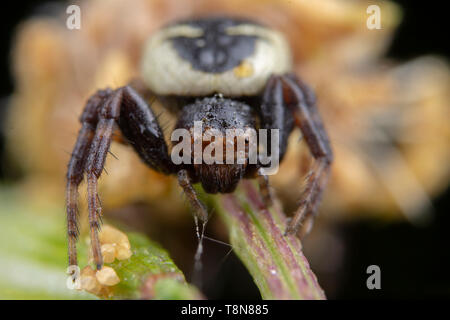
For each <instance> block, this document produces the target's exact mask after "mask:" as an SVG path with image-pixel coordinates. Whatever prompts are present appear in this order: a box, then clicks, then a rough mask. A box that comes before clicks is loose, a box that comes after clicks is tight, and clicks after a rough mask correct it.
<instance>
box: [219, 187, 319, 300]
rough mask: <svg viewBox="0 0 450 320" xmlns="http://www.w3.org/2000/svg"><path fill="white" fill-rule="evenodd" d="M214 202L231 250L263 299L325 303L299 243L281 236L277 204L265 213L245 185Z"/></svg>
mask: <svg viewBox="0 0 450 320" xmlns="http://www.w3.org/2000/svg"><path fill="white" fill-rule="evenodd" d="M216 199H217V201H216V206H217V210H218V212H219V213H220V215H221V217H222V218H223V220H224V221H225V222H226V225H227V226H228V229H229V236H230V242H231V244H232V246H233V249H234V251H235V253H236V254H237V255H238V256H239V258H240V259H241V260H242V262H243V263H244V264H245V266H246V267H247V269H248V270H249V272H250V274H251V275H252V277H253V279H254V281H255V283H256V285H257V286H258V288H259V290H260V292H261V295H262V297H263V299H325V294H324V292H323V290H322V289H321V287H320V285H319V283H318V281H317V278H316V276H315V275H314V273H313V272H312V271H311V269H310V267H309V263H308V261H307V260H306V258H305V256H304V255H303V252H302V245H301V242H300V240H299V239H298V238H297V237H295V236H293V235H289V236H285V235H284V230H285V228H286V220H287V219H286V216H285V215H284V214H283V213H282V211H281V210H280V208H279V207H280V206H279V205H278V204H276V205H275V206H274V208H271V209H269V210H268V209H266V208H265V206H264V204H263V202H262V200H261V198H260V196H259V193H258V192H257V190H256V189H255V186H254V185H253V184H252V183H251V182H248V181H244V182H243V183H242V184H241V186H240V187H239V190H237V192H235V193H234V194H229V195H224V196H219V197H217V198H216Z"/></svg>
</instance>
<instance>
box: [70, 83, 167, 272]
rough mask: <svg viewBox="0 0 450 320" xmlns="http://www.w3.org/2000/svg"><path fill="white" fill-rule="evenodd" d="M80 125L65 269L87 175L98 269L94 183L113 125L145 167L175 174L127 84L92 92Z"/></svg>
mask: <svg viewBox="0 0 450 320" xmlns="http://www.w3.org/2000/svg"><path fill="white" fill-rule="evenodd" d="M80 121H81V123H82V128H81V130H80V132H79V134H78V138H77V142H76V144H75V147H74V151H73V153H72V156H71V159H70V162H69V166H68V172H67V190H66V192H67V203H66V204H67V227H68V229H67V230H68V238H69V239H68V246H69V266H73V265H77V252H76V240H77V236H78V224H77V211H78V209H77V206H78V186H79V184H80V183H81V181H82V180H83V177H84V174H86V178H87V189H88V208H89V227H90V236H91V246H92V253H93V257H94V260H95V263H96V265H97V269H100V268H101V267H102V265H103V261H102V260H103V259H102V254H101V248H100V242H99V239H98V229H99V227H100V219H101V206H100V201H99V197H98V193H97V181H98V179H99V177H100V175H101V173H102V171H103V167H104V163H105V159H106V155H107V154H108V151H109V147H110V144H111V140H112V136H113V131H114V127H115V124H118V125H119V128H120V130H121V131H122V133H123V135H124V136H125V138H126V139H127V140H128V142H129V143H130V144H131V145H132V146H133V147H134V149H135V150H136V151H137V153H138V154H139V156H140V157H141V159H142V160H143V161H144V162H145V163H146V164H147V165H149V166H150V167H152V168H153V169H155V170H157V171H160V172H162V173H166V174H170V173H174V171H175V168H174V166H173V163H172V161H170V157H169V154H168V151H167V145H166V143H165V141H164V136H163V133H162V130H161V128H160V126H159V124H158V122H157V119H156V117H155V115H154V114H153V112H152V110H151V109H150V108H149V106H148V105H147V104H146V103H145V102H144V100H143V99H142V98H141V97H140V96H139V95H138V93H137V92H136V91H135V90H134V89H133V88H131V87H130V86H125V87H122V88H119V89H116V90H109V89H108V90H100V91H98V92H97V93H95V94H94V95H93V96H92V97H91V98H90V99H89V100H88V102H87V104H86V107H85V109H84V111H83V114H82V116H81V118H80Z"/></svg>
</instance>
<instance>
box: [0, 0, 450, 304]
mask: <svg viewBox="0 0 450 320" xmlns="http://www.w3.org/2000/svg"><path fill="white" fill-rule="evenodd" d="M373 2H374V3H376V1H373ZM395 2H397V3H399V4H400V5H401V6H402V7H403V11H404V21H403V22H402V24H401V25H400V28H399V29H398V31H397V33H396V36H395V39H394V41H393V45H392V47H391V49H390V51H389V54H388V55H389V56H390V57H392V58H395V59H397V60H399V61H404V60H408V59H411V58H414V57H417V56H419V55H424V54H430V53H433V54H439V55H441V56H447V57H448V56H449V50H448V44H449V40H448V31H449V28H448V24H449V23H450V22H449V21H448V17H447V11H446V10H445V7H444V4H445V2H438V1H427V2H425V3H424V2H419V1H410V0H397V1H395ZM40 4H42V1H30V0H27V1H25V0H22V1H13V2H11V1H9V2H8V5H7V7H6V6H2V9H0V15H1V23H2V26H1V29H0V46H1V50H0V74H1V76H0V121H3V119H4V117H3V115H4V112H5V99H6V98H7V97H8V95H9V94H10V93H11V92H12V90H13V85H12V81H11V77H10V70H9V68H10V66H9V54H10V53H9V49H10V44H11V41H12V37H13V32H14V30H15V27H16V25H17V23H18V22H20V21H21V20H23V19H26V18H27V17H28V16H30V15H31V14H33V13H36V12H38V11H39V10H38V9H36V7H38V6H39V5H40ZM0 125H1V123H0ZM3 142H4V141H3V136H2V135H1V134H0V180H1V179H3V178H4V176H5V172H4V170H3V169H2V168H3V165H1V161H2V159H4V143H3ZM449 203H450V191H449V190H447V192H446V193H444V194H443V195H441V196H440V197H439V198H438V199H436V200H435V201H434V208H435V219H434V222H433V223H432V224H431V225H429V226H427V227H423V228H418V227H414V226H411V225H410V224H408V223H394V224H385V223H381V222H379V221H373V220H360V221H353V222H351V223H346V224H343V225H341V226H339V233H340V234H343V235H344V246H345V248H346V258H345V262H344V266H343V267H342V270H343V273H342V274H341V275H340V276H339V278H340V280H339V285H338V287H337V291H336V292H335V294H333V296H331V297H330V298H338V299H339V298H432V297H434V298H436V297H439V298H443V297H447V298H448V297H450V277H449V271H450V248H448V247H447V246H448V245H450V230H449V227H450V217H449V214H448V208H449ZM371 264H376V265H379V266H380V267H381V271H382V278H381V279H382V280H381V286H382V290H368V289H367V287H366V279H367V277H368V275H367V274H366V273H365V268H366V267H367V266H369V265H371ZM362 266H364V267H362ZM313 269H314V266H313ZM220 273H221V278H222V280H223V279H232V281H222V282H223V287H222V290H221V294H218V293H217V292H215V290H214V289H212V288H205V289H206V293H207V295H208V296H210V297H217V298H219V297H220V298H235V299H236V298H245V297H252V298H258V297H259V294H258V292H257V290H256V287H255V286H254V284H253V282H252V280H251V278H250V277H249V276H248V274H247V273H246V272H245V269H244V267H243V266H242V265H241V264H240V263H239V260H238V259H237V258H236V257H235V256H230V258H228V259H227V260H226V261H225V263H224V264H223V265H222V266H221V270H220ZM319 279H320V276H319ZM236 283H239V288H236V286H235V284H236ZM233 284H234V285H233ZM324 289H325V292H327V288H326V287H325V288H324ZM208 293H209V294H208Z"/></svg>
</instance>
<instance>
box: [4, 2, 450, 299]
mask: <svg viewBox="0 0 450 320" xmlns="http://www.w3.org/2000/svg"><path fill="white" fill-rule="evenodd" d="M292 2H296V1H292ZM344 2H346V4H344ZM91 3H92V4H88V2H83V3H82V5H81V8H82V9H81V10H82V28H81V30H80V31H70V32H69V31H68V30H66V29H65V20H64V19H65V17H66V15H65V8H66V7H67V3H66V2H63V1H54V2H51V3H49V2H43V1H20V2H12V3H10V4H8V9H6V8H5V9H3V10H1V15H2V17H1V21H2V28H1V29H0V33H1V39H2V41H1V46H2V50H1V51H0V54H1V56H0V73H1V74H2V77H1V78H0V98H1V100H0V120H1V122H0V125H1V135H0V200H1V202H2V204H0V205H1V206H0V208H1V212H0V225H2V227H0V231H1V232H2V233H3V236H0V262H1V264H2V265H3V267H0V271H1V272H0V273H3V274H2V275H0V298H30V297H31V298H45V297H50V298H55V296H56V297H58V291H55V292H53V293H52V294H48V296H46V295H45V294H43V295H40V294H39V290H38V289H36V284H33V285H32V286H31V287H30V288H29V289H28V287H27V285H28V284H29V283H23V282H21V281H19V280H18V281H17V282H14V281H15V280H14V281H13V280H11V281H10V280H5V278H8V277H9V276H8V274H6V275H5V274H4V273H5V272H9V270H11V268H12V267H11V266H10V268H9V269H8V265H10V264H13V263H17V262H18V261H25V260H27V259H25V258H26V257H23V259H22V257H20V253H18V254H17V255H15V254H13V253H12V251H14V250H18V249H17V248H22V247H23V246H27V245H30V243H29V242H27V238H30V237H28V235H29V231H30V230H32V232H33V233H36V232H37V233H39V232H41V233H45V230H46V228H47V227H46V226H45V224H44V223H43V224H42V225H41V224H39V221H47V220H52V219H53V218H52V217H53V215H55V216H57V217H58V218H57V219H56V218H55V219H56V220H55V221H58V223H60V225H58V226H57V227H56V228H57V229H58V232H57V233H56V234H58V235H60V236H61V237H65V235H64V232H65V223H64V201H63V200H64V193H63V192H64V171H65V164H66V163H67V161H68V157H69V154H70V152H71V148H72V146H73V143H74V139H75V137H76V132H77V130H78V123H77V118H78V115H79V113H80V111H81V108H82V107H83V101H85V99H86V98H87V96H88V95H89V94H90V93H92V92H93V91H94V90H95V88H99V87H102V86H105V85H110V86H118V85H120V84H122V83H125V82H126V81H127V80H128V78H129V76H134V75H135V74H136V72H135V69H136V64H137V62H136V61H138V57H139V47H140V45H141V44H142V39H143V38H145V36H146V34H148V33H147V32H148V31H149V30H154V29H155V28H157V27H158V26H160V25H161V24H164V23H165V22H167V21H170V20H171V19H172V18H174V17H178V16H184V15H188V14H189V12H192V13H203V12H208V10H211V11H212V12H222V11H224V12H239V13H241V14H244V15H245V14H246V13H247V12H248V13H249V15H251V16H255V18H259V19H260V20H262V21H264V22H266V23H268V24H270V25H274V26H276V27H278V28H280V29H282V30H283V31H285V32H286V33H287V35H288V38H289V40H290V41H291V44H293V46H294V56H295V59H296V63H297V64H296V68H297V71H299V73H300V74H302V75H304V77H305V79H306V80H307V81H308V82H309V83H311V84H312V86H313V87H314V88H315V89H316V91H317V93H318V97H319V101H320V103H321V105H319V107H320V110H321V112H322V114H324V118H325V123H326V125H327V128H329V129H330V130H329V131H330V135H331V140H332V141H333V142H334V146H335V148H336V149H337V164H336V166H335V168H334V170H335V171H334V172H333V178H332V181H331V185H330V188H329V190H328V191H327V194H326V196H325V199H324V205H323V207H322V209H321V213H320V216H319V217H318V219H317V220H318V221H317V223H316V227H315V228H314V229H313V232H312V234H311V235H310V236H309V237H308V238H307V239H306V241H305V243H304V247H305V255H306V257H307V258H308V259H309V261H310V263H311V267H312V269H313V271H314V272H315V273H316V275H317V277H318V280H319V283H320V284H321V285H322V287H323V288H324V290H325V292H326V294H327V296H328V298H332V299H342V298H432V297H434V298H437V297H439V298H442V297H450V279H449V277H448V270H449V269H450V250H448V248H447V244H449V243H450V233H449V232H448V228H449V226H450V218H449V215H448V209H449V199H450V191H449V189H448V181H449V179H448V178H449V159H450V158H449V137H450V136H449V126H448V122H449V119H450V118H449V107H450V106H449V103H448V102H449V100H448V97H449V96H448V95H449V89H450V87H449V80H448V79H449V73H448V65H447V63H446V62H445V61H446V59H448V54H449V51H448V40H447V38H446V37H445V31H446V30H448V27H447V21H446V17H445V12H446V11H445V10H444V8H443V7H442V8H440V5H439V4H438V2H437V1H435V2H433V4H431V3H427V4H424V3H421V2H419V1H417V2H412V1H407V0H401V1H400V0H397V1H392V2H390V3H388V4H386V3H385V2H381V1H375V2H374V3H375V4H377V3H380V4H382V11H381V14H382V16H381V17H382V20H381V23H382V28H383V29H382V30H381V31H370V32H372V33H371V34H369V33H366V32H369V31H367V30H364V31H360V30H359V29H358V28H359V27H356V25H357V24H361V20H360V18H361V17H362V19H365V18H366V17H367V15H365V12H364V11H361V10H363V9H361V8H365V7H367V5H366V2H363V1H359V2H358V1H318V2H317V3H318V4H317V5H306V4H304V2H303V1H301V0H299V1H298V3H299V4H298V8H297V7H296V8H297V9H298V10H299V13H298V16H297V12H296V11H295V10H293V11H292V12H290V13H289V15H288V14H287V13H286V12H287V11H289V6H290V5H292V4H289V3H290V2H289V1H282V0H280V1H275V0H274V1H266V0H265V1H259V2H256V1H252V0H249V1H227V2H226V3H225V1H216V2H210V3H208V4H207V2H206V1H178V2H177V1H166V2H165V3H164V4H162V3H163V2H161V1H157V0H155V1H151V0H147V1H126V2H123V3H128V4H127V5H126V6H125V5H123V3H122V4H120V1H110V2H108V1H92V2H91ZM149 3H150V4H149ZM354 3H358V4H354ZM395 4H397V5H395ZM321 5H323V7H321ZM133 6H134V8H133ZM142 6H147V7H146V9H148V10H150V9H149V7H148V6H150V7H151V9H152V10H153V11H152V12H153V13H152V14H148V15H147V16H146V11H145V10H141V9H139V8H142ZM441 6H443V5H441ZM124 7H126V10H125V11H124ZM107 8H108V9H107ZM192 8H194V9H192ZM255 8H256V10H255ZM287 8H288V9H287ZM399 8H401V11H400V9H399ZM302 9H303V10H302ZM117 12H122V15H121V17H122V18H121V19H122V20H120V22H117V19H118V18H117ZM143 12H144V13H143ZM400 12H402V13H400ZM134 13H136V14H137V15H138V16H137V17H135V16H133V14H134ZM355 16H357V17H359V18H354V17H355ZM360 16H361V17H360ZM31 17H37V18H36V19H34V20H32V19H31ZM49 17H52V18H49ZM130 17H133V18H130ZM152 19H153V20H152ZM322 19H323V20H322ZM27 20H28V22H27V23H25V24H24V23H23V22H24V21H27ZM324 21H326V22H327V23H329V25H326V26H324V27H323V30H320V28H317V26H319V27H320V26H323V25H324ZM112 22H117V24H115V23H112ZM363 27H364V28H365V25H363ZM119 28H120V30H121V31H120V32H117V30H118V29H119ZM375 34H376V35H375ZM86 43H87V44H86ZM328 51H329V52H328ZM424 56H426V57H425V58H424ZM74 79H75V80H74ZM354 119H360V120H361V121H360V122H357V123H356V122H355V123H356V124H354V123H353V122H352V121H353V120H354ZM367 119H370V121H367V122H368V123H369V124H367V123H365V122H364V121H365V120H367ZM417 119H419V120H423V122H424V123H422V122H420V123H418V122H417V123H416V122H414V121H417ZM167 121H169V123H170V121H171V119H170V118H168V119H167ZM336 123H338V124H336ZM339 123H341V124H342V125H341V126H342V127H340V126H339ZM349 124H350V125H349ZM374 126H376V129H373V127H374ZM349 128H350V129H349ZM370 130H372V131H370ZM380 130H381V131H380ZM380 132H381V133H382V135H381V138H379V136H378V134H379V133H380ZM385 135H386V136H388V138H387V139H388V140H389V141H388V143H386V141H384V140H383V137H385ZM356 137H358V141H356ZM360 137H361V138H360ZM293 140H295V139H293ZM411 140H412V142H411ZM380 141H381V142H380ZM405 141H406V142H405ZM415 143H417V146H416V144H415ZM113 148H115V149H113V152H114V154H117V155H118V158H119V161H116V162H115V163H112V162H111V161H112V160H108V161H109V162H108V163H107V168H108V172H109V174H108V177H105V178H102V179H103V181H102V185H101V195H102V199H103V201H104V202H106V203H105V207H106V217H107V218H108V219H111V220H108V221H115V222H117V223H119V224H120V225H123V226H126V228H128V229H131V230H137V231H140V232H143V233H145V234H147V235H149V237H150V238H151V239H153V240H155V241H158V242H159V243H161V244H162V246H163V247H165V248H166V249H167V250H168V251H169V253H170V254H171V255H172V257H173V258H174V260H175V263H176V264H177V265H178V266H179V267H180V268H181V269H182V270H183V272H184V273H185V274H186V276H187V278H188V280H189V279H190V276H191V274H192V269H193V256H194V253H195V248H196V238H195V235H194V233H193V225H192V219H191V216H190V214H189V212H188V210H187V209H186V208H185V206H184V203H183V201H182V200H179V199H178V198H179V190H178V189H176V187H175V186H174V184H173V181H172V180H171V179H170V178H166V177H162V176H160V175H158V174H155V173H152V172H148V171H149V170H147V169H145V168H144V167H143V166H140V165H139V167H136V166H138V165H137V163H138V162H139V161H138V160H137V159H136V158H135V156H134V155H133V154H132V153H131V152H129V150H127V148H126V147H122V146H114V147H113ZM293 148H294V149H292V148H291V149H292V150H290V155H288V156H287V158H286V161H285V164H283V166H284V167H283V166H282V168H281V171H280V175H279V176H278V177H273V185H274V187H275V188H276V190H277V192H278V193H279V195H280V197H281V199H282V200H283V204H284V205H285V208H286V212H291V211H292V209H293V208H294V205H295V199H298V195H299V193H293V192H291V191H290V190H292V189H294V190H297V189H298V190H301V189H300V188H301V185H302V184H301V182H300V181H301V179H300V178H298V177H297V178H296V179H293V178H292V175H293V174H292V172H293V171H295V172H296V174H298V175H300V174H301V173H302V172H304V171H305V169H304V168H297V167H298V166H297V165H296V163H297V162H298V160H297V159H298V158H299V157H304V151H305V150H304V148H301V147H293ZM383 156H384V157H383ZM377 157H381V158H382V159H381V158H380V159H377ZM368 158H370V159H369V160H367V159H368ZM361 159H363V160H361ZM373 159H375V160H376V161H375V162H371V161H373ZM386 159H387V160H386ZM295 160H297V162H295ZM304 163H307V160H305V161H304ZM294 166H295V169H294ZM136 168H137V169H136ZM406 168H408V169H406ZM297 171H298V172H297ZM149 181H152V183H149ZM124 186H126V188H124ZM295 186H297V188H295ZM293 187H294V188H293ZM124 189H126V190H124ZM25 202H26V203H29V204H30V205H29V206H28V207H26V208H25V209H24V208H23V207H22V205H23V203H25ZM16 203H20V204H21V206H20V209H17V211H18V212H19V211H20V212H21V211H27V213H20V214H19V213H18V214H17V216H15V215H14V214H15V211H16V207H15V205H16ZM30 208H31V209H30ZM48 208H51V210H52V211H53V214H51V213H48V212H43V211H49V209H48ZM28 211H36V212H37V213H36V214H35V215H34V213H33V214H30V213H29V212H28ZM15 219H22V220H26V221H20V222H17V221H16V220H15ZM9 226H13V227H11V228H9ZM209 228H210V229H209V230H208V233H209V236H210V237H212V238H214V239H218V240H221V241H224V242H226V241H227V237H226V233H224V230H223V227H222V225H221V221H219V220H216V219H213V221H212V222H211V225H210V226H209ZM7 229H8V232H7V231H6V230H7ZM6 235H7V236H6ZM47 240H48V239H47ZM28 241H31V240H28ZM33 241H34V240H33ZM64 241H65V238H62V239H60V242H61V243H62V244H58V247H57V248H55V250H56V251H55V252H58V255H59V256H58V257H57V258H55V259H57V260H58V263H57V264H55V265H57V266H58V267H60V268H62V269H63V270H62V272H64V270H65V259H66V258H65V256H64V254H65V247H64V243H65V242H64ZM13 242H14V244H13ZM55 246H56V245H55ZM205 246H206V247H205V253H204V256H203V260H204V264H205V266H204V270H205V271H204V274H203V283H204V286H203V288H202V291H203V292H204V293H205V295H206V296H207V297H208V298H216V299H219V298H233V299H246V298H254V299H258V298H259V293H258V290H257V288H256V286H255V285H254V283H253V280H252V278H251V277H250V275H249V274H248V273H247V271H246V269H245V267H244V266H243V265H242V264H241V262H240V261H239V259H238V258H237V257H236V256H235V255H234V254H233V253H231V254H230V255H227V252H228V251H229V249H230V248H229V247H228V246H226V245H223V244H219V243H216V242H213V241H206V243H205ZM36 248H38V246H36ZM19 251H20V250H18V251H17V252H19ZM30 251H32V249H30ZM20 252H23V254H24V255H26V254H29V251H27V250H22V251H20ZM27 252H28V253H27ZM62 252H64V254H63V253H62ZM33 255H36V256H37V260H39V261H40V262H43V261H44V262H45V260H46V259H47V258H43V257H40V256H39V252H33ZM11 257H14V259H13V258H11ZM49 259H51V258H49ZM14 261H15V262H14ZM373 264H375V265H378V266H380V268H381V275H382V276H381V279H382V280H381V286H382V289H381V290H368V289H367V287H366V279H367V277H368V275H367V274H366V269H367V267H368V266H369V265H373ZM19 269H20V270H22V268H19ZM23 272H24V273H27V272H29V270H28V269H26V268H24V269H23ZM42 274H44V273H41V274H40V276H42ZM13 278H14V277H13ZM50 278H51V279H53V278H52V277H51V276H50ZM58 279H64V278H58ZM53 280H54V281H58V280H55V279H53ZM46 281H47V280H46ZM49 283H51V281H50V282H49ZM15 286H17V287H15ZM14 287H15V288H16V289H13V288H14ZM27 290H29V291H30V292H31V291H33V292H35V294H33V295H28V294H27ZM2 292H3V293H2ZM61 297H66V296H65V295H64V294H62V295H61ZM68 298H70V296H68Z"/></svg>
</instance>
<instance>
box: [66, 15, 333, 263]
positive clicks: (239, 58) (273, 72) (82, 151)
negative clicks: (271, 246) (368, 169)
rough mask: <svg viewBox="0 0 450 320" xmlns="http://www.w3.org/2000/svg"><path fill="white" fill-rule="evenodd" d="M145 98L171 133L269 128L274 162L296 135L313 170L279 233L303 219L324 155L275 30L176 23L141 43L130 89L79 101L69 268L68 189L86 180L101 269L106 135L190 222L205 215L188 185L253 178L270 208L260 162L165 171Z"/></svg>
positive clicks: (325, 167)
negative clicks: (167, 120)
mask: <svg viewBox="0 0 450 320" xmlns="http://www.w3.org/2000/svg"><path fill="white" fill-rule="evenodd" d="M148 95H151V96H154V97H156V98H157V99H159V100H160V101H161V102H162V104H163V105H164V106H165V107H166V108H167V110H168V111H169V112H172V113H174V114H175V115H176V116H177V117H178V121H177V123H176V125H175V129H176V128H185V129H188V130H190V129H192V127H193V125H194V122H196V121H201V122H202V123H203V125H204V128H213V129H216V130H219V131H223V130H224V129H225V128H230V127H232V128H238V129H239V128H242V129H244V128H249V127H250V128H264V129H278V130H279V140H280V141H279V142H280V143H279V157H280V160H282V158H283V156H284V154H285V151H286V148H287V141H288V137H289V135H290V133H291V131H292V130H293V129H294V127H298V128H300V130H301V132H302V135H303V137H304V140H305V141H306V143H307V145H308V147H309V150H310V152H311V155H312V156H313V158H314V164H313V166H312V168H311V173H310V174H309V176H308V182H307V184H306V187H305V190H304V192H303V194H302V198H301V201H300V205H299V208H298V210H297V211H296V212H295V214H294V216H293V218H292V219H291V220H290V222H289V224H288V226H287V229H286V233H288V234H292V233H296V232H297V231H298V229H299V227H300V225H307V224H306V222H307V221H312V218H313V216H314V213H315V212H316V210H317V206H318V203H319V202H320V198H321V195H322V191H323V189H324V187H325V184H326V181H327V177H328V173H329V169H330V164H331V162H332V159H333V155H332V151H331V148H330V144H329V140H328V137H327V134H326V132H325V129H324V126H323V124H322V120H321V118H320V116H319V113H318V111H317V109H316V104H315V97H314V94H313V92H312V91H311V90H310V88H309V87H308V86H307V85H306V84H305V83H304V82H302V81H301V80H300V79H299V78H298V77H297V76H296V75H294V74H293V73H292V63H291V53H290V50H289V46H288V44H287V42H286V40H285V39H284V37H283V36H282V35H281V34H280V33H278V32H277V31H275V30H271V29H269V28H267V27H265V26H263V25H260V24H257V23H254V22H251V21H248V20H243V19H235V18H229V17H212V18H211V17H209V18H201V19H196V20H185V21H180V22H177V23H174V24H171V25H168V26H166V27H164V28H162V29H161V30H160V31H158V32H156V33H155V34H154V35H153V36H151V37H150V39H149V40H148V42H147V44H146V46H145V50H144V53H143V56H142V81H141V82H139V84H138V85H136V84H129V85H126V86H124V87H121V88H117V89H104V90H99V91H97V92H96V93H94V94H93V95H92V96H91V97H90V98H89V99H88V101H87V103H86V106H85V108H84V111H83V113H82V115H81V118H80V121H81V124H82V127H81V129H80V131H79V134H78V138H77V141H76V144H75V147H74V150H73V153H72V156H71V159H70V162H69V165H68V172H67V226H68V239H69V265H76V264H77V253H76V240H77V236H78V226H77V205H78V204H77V197H78V192H77V191H78V190H77V189H78V186H79V184H80V183H81V181H82V180H83V178H84V176H85V175H86V179H87V189H88V208H89V224H90V236H91V245H92V252H93V257H94V259H95V262H96V265H97V268H101V267H102V264H103V261H102V255H101V250H100V244H99V240H98V235H97V232H98V228H99V226H100V218H101V205H100V201H99V196H98V193H97V180H98V179H99V177H100V175H101V173H102V171H103V166H104V163H105V158H106V156H107V154H108V151H109V147H110V144H111V142H112V140H113V139H114V137H115V136H116V134H114V133H115V132H120V133H121V135H122V136H123V137H124V138H125V139H124V140H125V141H126V142H128V143H129V144H130V145H131V146H132V147H133V148H134V150H135V152H137V153H138V155H139V156H140V158H141V159H142V161H143V162H144V163H145V164H146V165H148V166H149V167H150V168H152V169H154V170H156V171H159V172H162V173H164V174H167V175H177V177H178V181H179V185H180V186H181V187H182V189H183V190H184V192H185V194H186V195H187V198H188V199H189V202H190V204H191V206H192V207H193V209H194V211H195V214H196V217H198V218H199V219H201V220H203V221H205V220H206V219H207V217H208V214H207V210H206V208H205V206H204V205H203V204H202V203H201V202H200V201H199V200H198V198H197V194H196V192H195V190H194V188H193V187H192V185H193V184H195V183H201V184H202V186H203V188H204V190H205V191H206V192H208V193H228V192H232V191H233V190H234V189H235V187H236V185H237V184H238V182H239V181H240V180H241V179H243V178H258V181H259V184H260V189H261V192H262V194H263V196H264V197H263V198H264V199H265V202H266V204H267V205H268V206H270V205H271V201H270V192H269V188H268V178H267V176H265V175H264V174H263V171H262V170H261V169H262V167H263V166H262V165H261V164H258V163H256V164H249V163H248V162H245V163H244V164H215V163H214V164H204V163H203V164H179V165H176V164H174V162H173V161H172V160H171V157H170V155H169V148H168V146H167V145H166V142H165V140H164V135H163V132H162V130H161V127H160V125H159V123H158V119H157V117H156V116H155V114H154V113H153V111H152V109H151V108H150V107H149V105H148V104H147V103H146V99H145V98H144V97H148ZM149 183H151V182H149ZM309 225H310V224H309Z"/></svg>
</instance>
